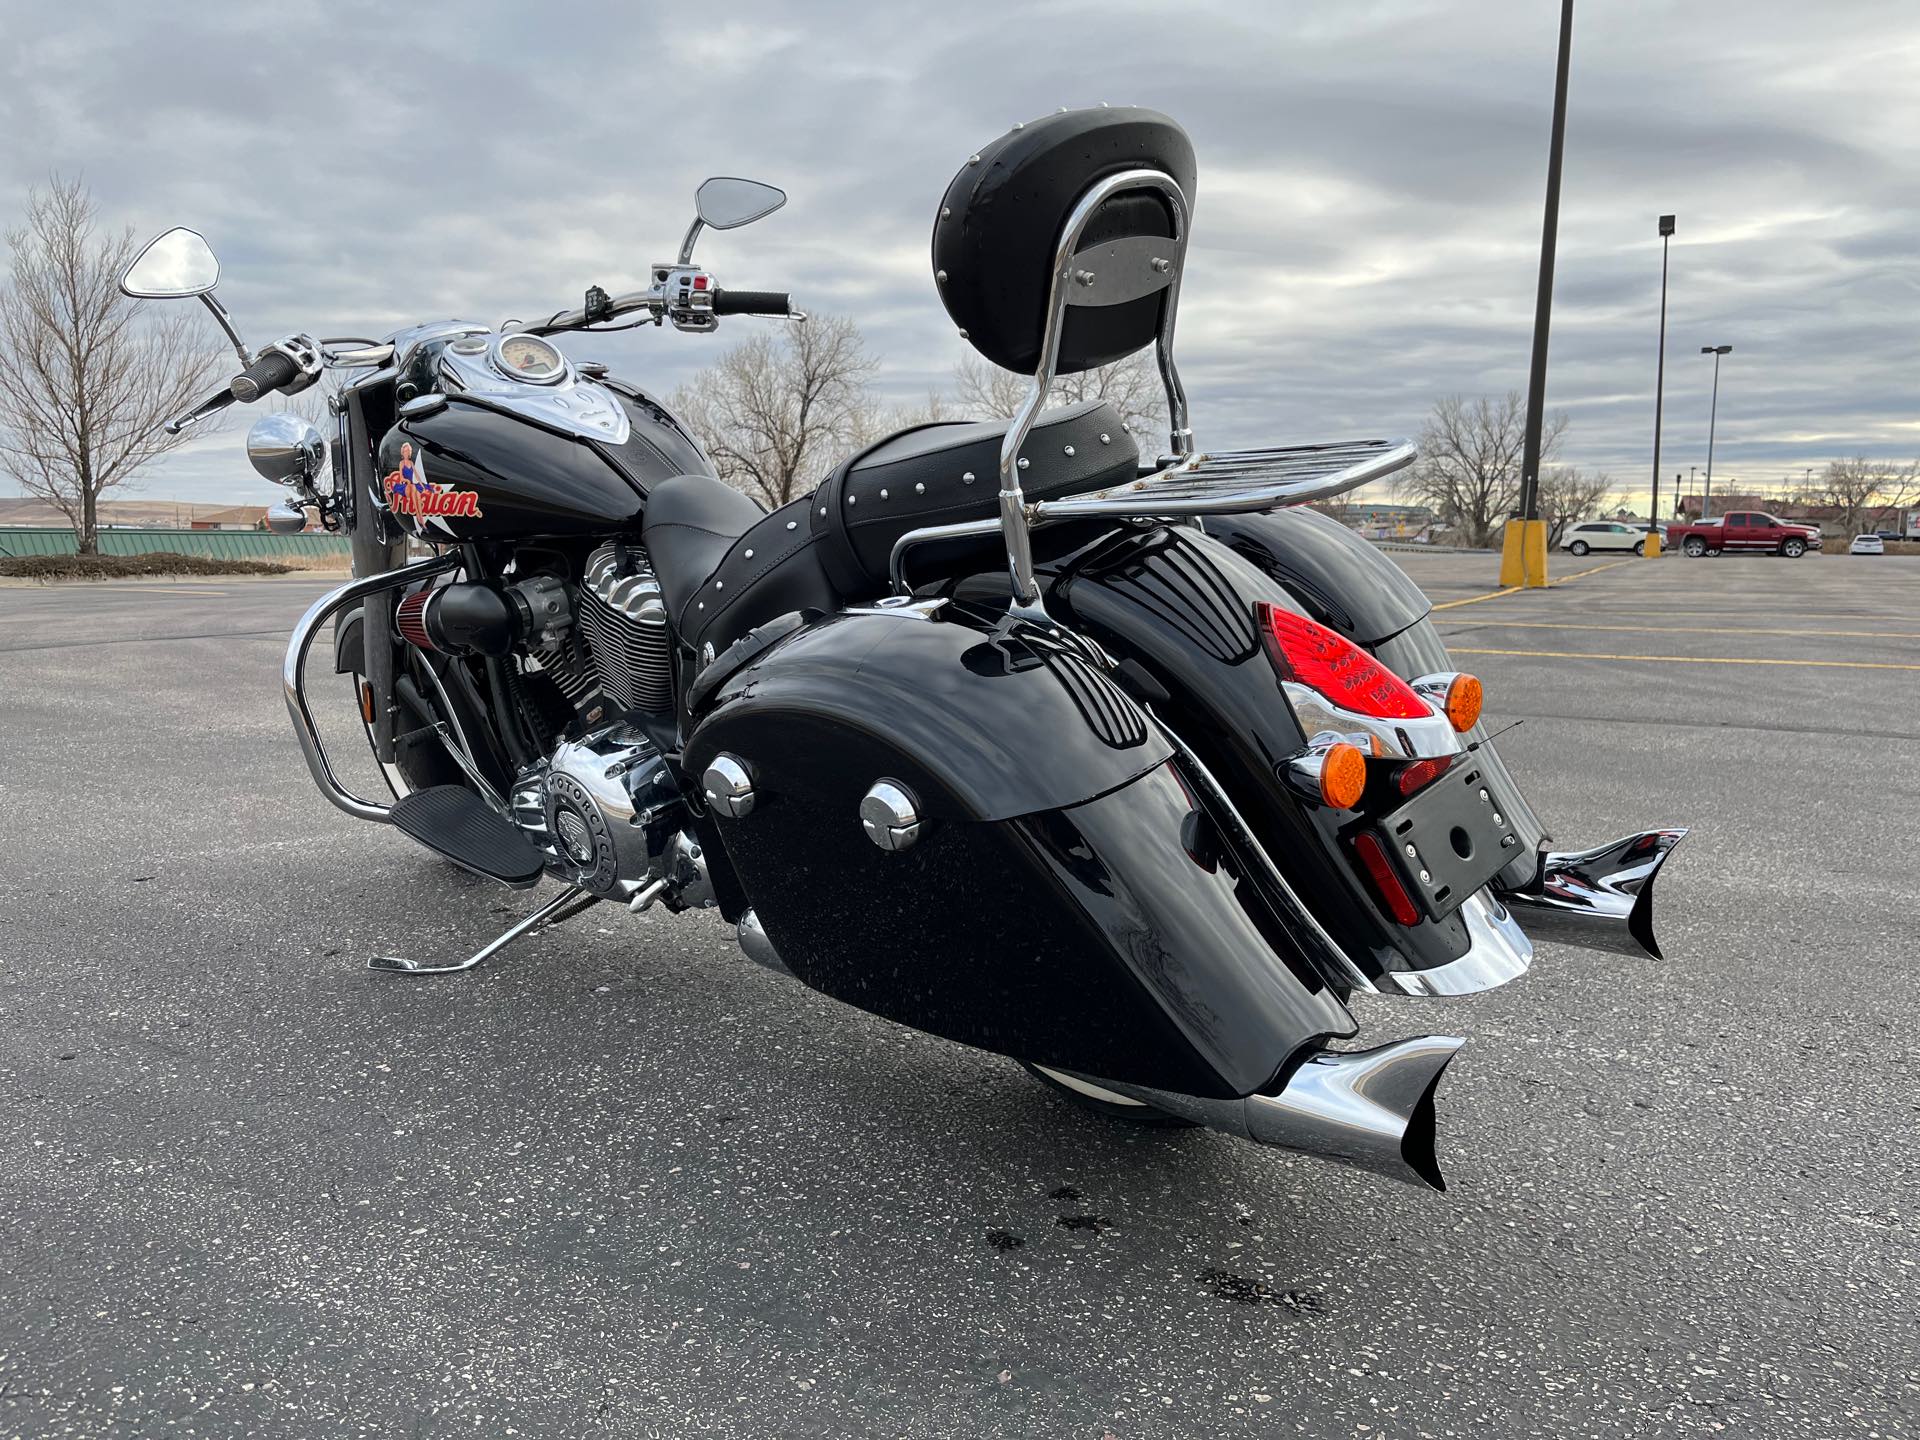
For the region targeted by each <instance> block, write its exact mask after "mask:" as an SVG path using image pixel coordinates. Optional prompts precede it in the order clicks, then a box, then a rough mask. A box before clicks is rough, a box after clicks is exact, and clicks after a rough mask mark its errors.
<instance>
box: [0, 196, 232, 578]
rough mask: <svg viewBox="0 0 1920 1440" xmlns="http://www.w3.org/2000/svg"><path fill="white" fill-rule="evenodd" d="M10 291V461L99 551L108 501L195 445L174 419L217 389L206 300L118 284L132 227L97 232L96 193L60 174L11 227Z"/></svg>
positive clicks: (83, 547) (1, 398) (5, 336)
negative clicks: (171, 426) (167, 305)
mask: <svg viewBox="0 0 1920 1440" xmlns="http://www.w3.org/2000/svg"><path fill="white" fill-rule="evenodd" d="M6 238H7V245H8V248H9V249H10V250H11V251H12V253H13V275H12V279H11V283H9V284H8V286H7V287H6V289H5V290H4V291H0V467H3V468H4V469H5V470H6V471H7V473H8V474H9V475H11V476H12V477H13V479H14V480H15V481H16V482H17V483H18V484H19V486H20V488H21V489H22V490H24V491H26V492H27V493H28V494H29V495H33V496H37V497H38V498H40V499H42V500H45V501H47V502H48V503H50V504H52V505H53V506H54V507H55V508H57V509H58V510H59V511H60V513H61V514H63V515H65V516H66V517H67V520H68V521H69V522H70V523H71V524H72V526H73V529H74V533H75V536H76V537H77V540H78V543H79V549H80V553H81V554H83V555H90V554H92V553H94V551H95V549H96V548H97V544H98V540H97V536H98V531H99V503H100V497H101V496H102V495H103V494H105V493H106V492H107V491H109V490H113V489H116V488H118V487H120V486H124V485H126V484H127V483H128V482H129V481H130V480H131V479H133V477H134V475H135V474H136V473H137V472H138V471H139V469H140V467H141V466H143V465H145V464H147V463H148V462H149V461H151V460H153V459H155V458H157V457H158V456H161V455H164V454H166V453H167V452H168V451H169V450H172V449H174V448H176V447H177V446H179V445H181V444H183V443H185V441H186V440H187V438H188V437H187V436H186V435H185V434H181V435H169V434H167V433H166V432H165V431H164V430H162V429H161V428H160V427H161V425H162V423H163V422H165V421H166V420H167V419H169V418H170V417H172V416H173V415H176V414H178V413H179V412H181V411H183V410H186V409H187V408H189V407H190V406H191V405H193V404H194V402H196V401H198V400H199V399H200V398H201V397H202V396H203V395H204V394H205V393H206V392H207V391H208V390H209V389H211V388H212V385H213V381H214V377H215V375H216V373H217V371H218V368H219V364H220V359H221V350H220V347H218V346H217V345H216V344H214V343H212V340H211V336H210V334H209V332H208V331H207V330H206V328H205V321H204V320H203V319H202V317H201V316H200V314H199V313H198V309H197V307H196V309H194V310H192V311H189V310H187V309H184V308H174V309H172V310H171V311H163V312H159V313H153V312H148V311H143V309H142V307H141V306H140V305H139V304H138V303H137V302H135V301H133V300H131V299H129V298H128V297H126V296H125V295H122V294H121V293H120V287H119V280H120V273H121V271H123V270H124V269H125V268H126V266H127V262H128V261H129V260H131V259H132V258H133V256H134V254H135V253H136V251H137V249H138V246H137V243H136V241H135V239H134V235H133V232H132V230H124V231H121V232H120V233H119V234H117V235H116V234H97V233H96V225H95V210H94V205H93V198H92V196H91V195H89V194H88V192H87V188H86V185H85V184H84V183H83V182H82V181H80V180H63V179H61V178H60V177H59V176H58V175H55V176H54V177H53V178H52V179H51V181H50V182H49V184H48V187H47V189H46V190H45V191H41V190H38V189H36V190H33V191H31V192H29V195H28V198H27V218H26V223H25V224H24V225H22V226H20V227H18V228H17V229H12V230H9V231H7V236H6Z"/></svg>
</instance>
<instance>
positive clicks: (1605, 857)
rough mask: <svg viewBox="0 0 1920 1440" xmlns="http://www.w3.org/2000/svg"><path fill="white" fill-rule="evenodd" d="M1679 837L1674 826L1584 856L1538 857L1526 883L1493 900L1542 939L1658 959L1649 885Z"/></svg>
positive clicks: (1547, 853)
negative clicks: (1501, 902) (1499, 901)
mask: <svg viewBox="0 0 1920 1440" xmlns="http://www.w3.org/2000/svg"><path fill="white" fill-rule="evenodd" d="M1686 835H1687V832H1686V829H1685V828H1684V827H1679V826H1676V827H1673V828H1670V829H1665V830H1645V831H1641V832H1640V833H1639V834H1636V835H1626V836H1622V837H1621V838H1620V839H1618V840H1615V841H1613V842H1612V843H1611V844H1608V845H1597V846H1595V847H1594V848H1593V849H1591V850H1542V851H1541V852H1540V863H1539V866H1538V868H1537V869H1536V870H1535V872H1534V877H1533V880H1532V881H1531V882H1530V883H1529V884H1527V885H1525V886H1522V887H1521V888H1520V889H1518V890H1502V891H1500V895H1501V898H1502V899H1504V900H1505V901H1506V902H1507V903H1508V904H1509V905H1511V906H1513V907H1514V909H1515V910H1516V911H1517V912H1518V913H1519V915H1520V916H1521V917H1522V919H1523V920H1524V921H1525V923H1526V925H1527V927H1528V929H1530V930H1531V931H1532V932H1533V933H1534V934H1536V935H1539V936H1541V937H1542V938H1544V939H1548V940H1557V941H1560V942H1561V943H1563V944H1567V945H1580V946H1584V947H1586V948H1587V949H1589V950H1606V951H1610V952H1612V953H1614V954H1617V955H1650V956H1652V957H1653V958H1654V959H1655V960H1660V959H1664V958H1665V957H1664V956H1663V955H1662V954H1661V953H1660V945H1659V943H1658V942H1657V941H1656V940H1655V939H1654V934H1653V882H1654V880H1655V879H1656V878H1657V877H1658V876H1659V873H1660V867H1661V866H1662V865H1664V864H1666V861H1667V857H1668V856H1669V855H1671V854H1672V853H1673V847H1674V846H1676V845H1678V844H1679V843H1680V842H1681V841H1682V840H1684V839H1685V838H1686Z"/></svg>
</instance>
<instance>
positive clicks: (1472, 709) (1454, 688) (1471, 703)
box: [1444, 675, 1481, 735]
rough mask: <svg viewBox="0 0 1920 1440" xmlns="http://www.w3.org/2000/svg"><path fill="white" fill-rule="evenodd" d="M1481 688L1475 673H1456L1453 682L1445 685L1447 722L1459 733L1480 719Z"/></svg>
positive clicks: (1470, 727) (1462, 732)
mask: <svg viewBox="0 0 1920 1440" xmlns="http://www.w3.org/2000/svg"><path fill="white" fill-rule="evenodd" d="M1480 700H1481V688H1480V678H1479V676H1477V675H1456V676H1454V677H1453V683H1452V684H1451V685H1449V686H1448V687H1447V703H1446V706H1445V707H1444V708H1445V709H1446V712H1447V723H1448V724H1450V725H1451V726H1453V728H1454V729H1456V730H1458V731H1459V732H1460V733H1461V734H1463V735H1464V734H1465V733H1466V732H1467V731H1469V730H1471V729H1472V728H1473V727H1474V726H1475V725H1476V724H1478V723H1479V720H1480Z"/></svg>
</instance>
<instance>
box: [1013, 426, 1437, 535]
mask: <svg viewBox="0 0 1920 1440" xmlns="http://www.w3.org/2000/svg"><path fill="white" fill-rule="evenodd" d="M1413 456H1414V447H1413V446H1412V445H1411V444H1410V443H1409V442H1407V441H1405V440H1349V441H1344V442H1342V443H1339V444H1333V445H1277V446H1269V447H1265V448H1262V449H1258V450H1210V451H1207V452H1205V453H1204V454H1199V455H1189V456H1187V457H1186V458H1184V459H1181V460H1176V461H1175V462H1173V463H1172V464H1170V465H1168V466H1167V467H1166V468H1165V469H1163V470H1156V471H1154V472H1153V474H1151V475H1142V476H1141V477H1140V478H1139V479H1138V480H1129V481H1128V482H1127V483H1126V484H1124V485H1114V486H1110V487H1109V488H1107V489H1105V490H1093V491H1089V492H1088V493H1086V494H1084V495H1067V496H1063V497H1062V498H1060V499H1058V500H1039V501H1035V502H1034V503H1033V504H1031V505H1029V506H1027V523H1028V524H1029V525H1046V524H1049V523H1056V522H1058V521H1062V520H1080V519H1086V518H1089V517H1093V516H1100V515H1118V516H1128V517H1141V516H1152V517H1159V516H1166V517H1168V518H1173V517H1176V516H1183V515H1231V514H1236V513H1239V512H1242V511H1247V510H1271V509H1272V508H1273V507H1274V506H1276V505H1300V504H1304V503H1306V502H1307V501H1309V500H1325V499H1327V498H1328V497H1330V496H1333V495H1339V494H1342V493H1344V492H1346V491H1348V490H1352V489H1355V488H1356V487H1358V486H1361V485H1365V484H1366V483H1367V482H1368V481H1370V480H1378V479H1379V478H1380V477H1381V476H1383V475H1391V474H1392V473H1393V472H1394V471H1396V470H1398V469H1400V468H1401V467H1402V466H1404V465H1407V464H1409V463H1410V462H1411V461H1412V460H1413Z"/></svg>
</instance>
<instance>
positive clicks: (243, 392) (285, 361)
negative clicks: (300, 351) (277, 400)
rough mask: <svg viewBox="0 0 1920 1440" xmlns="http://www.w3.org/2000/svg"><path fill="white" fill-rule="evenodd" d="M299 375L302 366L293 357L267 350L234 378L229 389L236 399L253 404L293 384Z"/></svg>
mask: <svg viewBox="0 0 1920 1440" xmlns="http://www.w3.org/2000/svg"><path fill="white" fill-rule="evenodd" d="M299 373H300V366H299V365H298V364H297V363H296V362H295V361H294V359H293V357H292V356H290V355H285V354H282V353H281V352H280V351H278V350H266V351H263V352H262V353H261V355H260V357H259V358H258V359H257V360H255V361H254V362H253V363H252V364H251V365H249V366H247V368H246V369H244V370H242V371H241V372H240V373H239V374H238V375H236V376H234V377H233V379H232V381H231V382H230V383H229V384H228V386H227V389H228V390H230V391H231V392H232V393H233V398H234V399H236V400H240V401H243V402H246V403H248V404H251V403H252V402H253V401H255V400H258V399H259V398H260V397H261V396H262V395H265V394H266V393H267V392H268V391H270V390H278V389H280V388H281V387H282V386H283V385H288V384H291V383H292V382H293V380H294V378H295V377H296V376H298V375H299Z"/></svg>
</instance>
